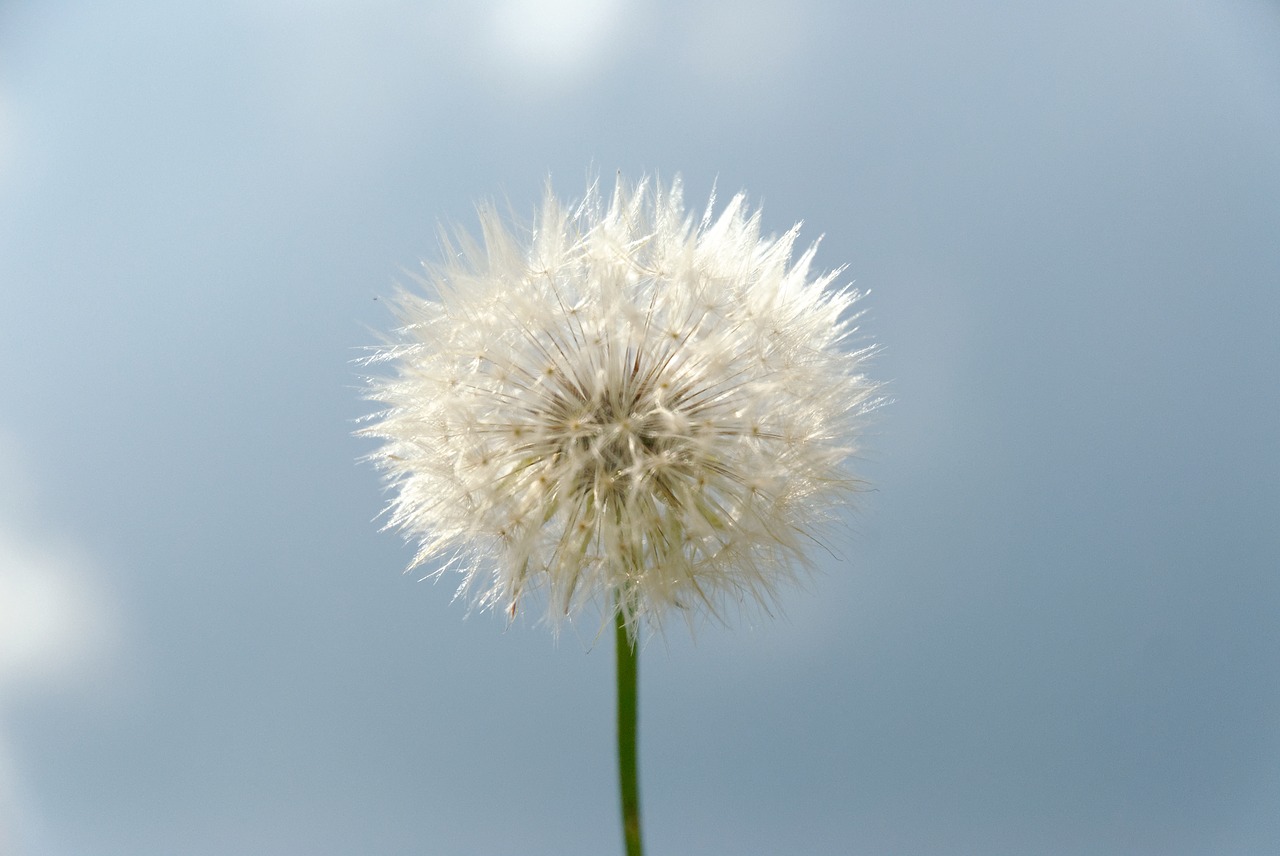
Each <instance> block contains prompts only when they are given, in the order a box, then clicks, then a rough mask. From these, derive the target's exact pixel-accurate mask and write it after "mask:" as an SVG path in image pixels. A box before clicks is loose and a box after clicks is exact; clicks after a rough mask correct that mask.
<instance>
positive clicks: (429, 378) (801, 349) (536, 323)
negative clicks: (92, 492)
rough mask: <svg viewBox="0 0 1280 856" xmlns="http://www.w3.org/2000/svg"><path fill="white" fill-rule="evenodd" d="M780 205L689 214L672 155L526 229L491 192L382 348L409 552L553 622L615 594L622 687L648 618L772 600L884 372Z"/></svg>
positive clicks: (852, 484)
mask: <svg viewBox="0 0 1280 856" xmlns="http://www.w3.org/2000/svg"><path fill="white" fill-rule="evenodd" d="M760 220H761V217H760V213H759V212H758V211H755V212H752V211H750V210H748V208H747V206H746V202H745V199H744V197H743V196H742V195H738V196H736V197H734V198H733V200H732V201H730V202H729V204H728V205H727V206H726V207H725V208H724V210H723V211H722V212H721V213H720V214H719V215H718V216H716V215H715V213H714V198H713V199H712V201H711V203H709V204H708V207H707V209H706V213H705V214H704V215H703V216H702V217H701V219H700V220H698V219H695V218H694V217H692V216H690V215H689V214H687V213H686V211H685V207H684V203H683V197H682V191H681V185H680V183H679V181H678V180H677V181H676V182H675V183H674V184H672V185H671V186H670V187H667V188H663V187H662V186H660V185H658V184H657V183H656V182H655V183H651V182H649V181H647V180H642V181H641V182H640V183H639V184H638V185H637V186H635V187H634V188H632V187H629V186H627V185H626V184H625V183H624V182H622V181H621V180H619V181H618V184H617V186H616V187H615V190H614V192H613V194H612V196H611V198H610V199H609V200H608V201H607V202H606V201H605V200H604V199H603V198H602V196H601V195H600V193H599V192H598V190H597V189H596V188H594V187H593V188H591V189H590V190H589V191H588V193H587V195H586V197H585V198H584V200H583V201H582V202H581V203H579V204H577V205H576V206H572V207H566V206H564V205H562V204H561V203H559V202H558V201H557V200H556V198H555V197H554V196H553V195H552V193H551V192H550V190H548V193H547V197H546V201H545V202H544V204H543V206H542V209H541V211H540V213H539V214H538V215H537V216H536V217H535V218H534V220H533V222H532V224H531V225H530V227H529V228H528V230H527V232H525V233H521V234H515V233H513V230H512V229H511V228H510V227H508V226H507V225H506V224H505V223H504V222H503V220H502V219H501V218H500V217H499V216H498V215H497V214H496V213H494V212H493V211H492V210H484V211H482V214H481V225H482V234H483V240H482V242H476V241H475V240H473V239H471V238H469V237H468V236H466V235H461V236H459V237H457V238H452V239H451V238H448V237H446V238H445V239H444V241H445V250H446V260H445V261H444V262H443V263H441V264H439V265H438V266H435V267H433V268H431V269H430V270H429V272H428V278H427V280H426V281H425V283H424V285H425V286H426V287H427V289H428V293H427V294H425V295H423V294H417V293H410V292H403V293H401V294H400V296H399V299H398V301H397V302H396V305H397V308H398V311H399V314H400V316H401V319H402V321H403V327H402V328H401V330H400V332H399V336H398V338H397V339H396V340H394V341H392V342H390V343H388V344H386V345H385V346H383V347H382V348H380V349H378V350H377V351H376V353H375V355H374V356H373V357H372V358H371V359H370V361H369V362H371V363H380V362H382V363H390V364H392V365H393V366H394V367H395V374H394V376H392V377H383V378H377V379H374V380H372V381H370V384H371V393H370V394H371V397H372V398H373V399H374V400H376V401H378V402H380V403H381V404H382V405H383V406H384V408H385V409H384V410H383V411H382V412H381V413H380V414H378V415H377V416H375V417H373V419H374V421H373V423H372V424H371V425H369V426H368V427H366V428H364V429H363V430H362V432H361V433H362V434H363V435H365V436H369V437H374V438H378V439H380V440H381V441H382V445H381V447H380V448H379V449H378V451H376V452H375V453H374V454H373V455H372V456H371V457H372V460H373V461H374V462H375V463H376V464H377V465H378V466H379V467H380V468H381V469H382V470H383V471H384V472H385V474H386V477H387V480H388V483H389V484H390V485H391V486H392V488H393V491H394V497H393V499H392V501H391V505H390V515H389V523H388V525H389V526H390V527H393V528H399V529H401V530H402V531H404V532H405V533H407V534H408V535H409V536H410V537H412V538H414V539H416V540H417V542H418V546H419V549H418V552H417V555H416V557H415V558H414V565H422V564H425V563H428V562H438V563H439V564H438V565H437V567H436V571H435V573H443V572H444V571H445V570H446V569H449V568H456V569H457V570H458V571H460V572H461V578H462V579H461V585H460V587H459V590H458V591H459V594H460V595H462V596H464V597H465V598H467V599H468V600H470V601H472V602H473V603H475V604H478V605H479V606H481V607H484V608H494V609H502V610H505V611H506V612H507V613H508V614H509V615H511V616H512V617H514V616H515V615H516V613H517V611H518V610H519V609H520V608H521V606H522V604H524V603H526V602H527V600H528V599H529V598H530V597H532V596H533V595H535V594H538V595H539V596H540V599H541V602H542V603H544V604H545V609H546V616H547V618H548V619H549V621H550V623H551V624H552V626H553V627H558V626H559V625H560V623H561V622H562V621H563V620H564V619H565V618H568V617H572V616H574V615H577V614H579V613H581V612H582V611H583V610H595V611H597V612H598V613H599V614H601V615H602V616H604V617H606V618H613V619H614V620H615V622H616V629H617V635H618V652H619V678H620V684H619V687H620V693H621V691H622V681H623V679H624V678H623V672H624V669H626V670H629V677H628V678H626V680H629V681H631V683H632V692H633V693H634V666H635V661H634V649H633V643H634V639H635V637H636V635H637V633H638V632H639V630H640V628H641V627H642V626H644V625H646V624H647V625H649V626H651V627H660V626H661V625H662V622H663V621H664V619H665V618H666V617H667V616H669V615H672V614H681V615H683V616H684V617H685V618H687V619H688V620H690V621H692V620H693V618H694V616H697V615H700V614H704V613H705V614H709V615H712V616H720V615H722V614H723V610H724V608H725V606H727V605H730V604H746V605H750V604H754V605H758V606H760V607H762V608H764V609H765V610H768V609H769V607H770V606H771V605H772V604H773V603H774V602H775V600H776V597H777V593H778V591H779V589H780V587H782V586H783V585H785V584H786V583H788V582H790V581H793V580H795V579H796V578H797V576H798V575H799V573H800V571H801V570H803V569H804V568H805V567H806V566H807V565H806V563H807V560H806V554H807V552H808V550H809V549H810V548H811V547H812V545H813V544H814V543H815V541H818V540H820V537H821V534H822V531H823V529H824V527H825V526H826V525H827V524H828V523H829V522H831V521H832V520H833V519H834V515H835V513H836V511H837V510H838V509H839V508H840V507H841V506H842V505H843V504H845V503H846V501H847V500H848V499H849V498H850V496H851V494H852V493H853V492H854V490H855V489H856V487H857V485H858V482H857V481H856V479H854V478H853V477H852V476H851V474H850V473H849V472H848V471H847V469H846V463H847V461H848V460H849V458H850V456H851V455H853V453H854V452H855V451H856V445H855V441H856V434H857V429H858V427H859V425H860V423H861V420H862V417H863V416H864V415H865V414H866V413H867V412H868V411H869V410H870V409H872V408H873V407H874V406H875V405H876V404H877V398H876V394H877V389H878V387H877V385H876V384H875V383H874V382H872V381H870V380H869V379H868V378H867V377H866V376H865V375H864V374H863V368H864V364H865V362H866V359H867V357H868V356H869V354H870V352H871V350H872V349H871V348H870V347H861V348H855V347H852V346H851V345H852V343H851V341H850V340H851V337H852V336H853V334H854V332H855V330H856V327H855V324H856V319H857V313H856V312H855V303H856V301H857V300H858V299H859V296H860V295H859V293H858V292H856V291H854V290H852V289H850V288H847V287H846V288H837V287H833V283H834V281H835V280H836V278H837V277H838V276H839V273H840V272H839V271H836V272H832V273H827V274H824V275H820V276H816V277H811V276H810V266H811V262H812V260H813V257H814V252H815V248H816V247H810V248H809V249H807V250H806V251H804V252H802V253H800V254H799V255H798V256H797V257H796V258H795V259H794V260H793V248H794V245H795V242H796V240H797V238H798V235H799V226H796V227H795V228H793V229H791V230H790V231H788V232H786V233H785V234H784V235H782V236H781V237H765V236H762V234H761V228H760ZM624 648H625V649H626V651H625V652H624ZM624 655H625V656H626V657H630V659H629V661H627V662H624ZM631 698H632V700H631V702H630V707H631V710H630V712H631V714H632V716H634V695H632V697H631ZM624 706H625V702H622V696H621V695H620V706H619V713H620V717H621V716H622V713H623V707H624ZM627 727H629V728H630V729H631V731H632V739H633V741H634V718H632V720H631V721H630V724H629V725H627V724H625V723H623V721H622V719H621V718H620V738H621V736H622V730H623V729H624V728H627ZM631 751H632V753H633V754H632V778H633V779H634V742H633V743H632V746H631ZM625 754H626V750H625V749H624V756H625ZM623 765H624V767H625V766H626V758H625V757H624V758H623ZM632 784H633V785H634V781H633V783H632ZM623 790H624V803H625V802H626V795H625V792H626V790H627V786H626V782H625V776H624V788H623ZM633 796H634V794H633ZM632 808H633V809H635V808H636V806H634V805H633V806H632ZM637 811H638V809H637ZM631 820H634V822H635V825H636V829H635V848H634V849H632V840H631V836H630V829H628V848H629V849H628V852H639V843H638V842H639V838H638V836H639V832H638V814H634V813H633V816H632V818H631ZM630 822H631V821H630V820H629V821H628V823H630Z"/></svg>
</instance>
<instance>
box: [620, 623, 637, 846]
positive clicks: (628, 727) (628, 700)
mask: <svg viewBox="0 0 1280 856" xmlns="http://www.w3.org/2000/svg"><path fill="white" fill-rule="evenodd" d="M616 622H617V624H616V633H615V637H616V641H617V649H618V650H617V661H618V783H619V786H620V787H619V791H620V793H621V795H622V837H623V840H624V841H625V842H626V846H627V856H643V854H644V846H643V845H642V844H641V842H640V775H639V769H638V765H637V763H636V677H637V671H636V666H637V661H638V654H639V652H638V651H637V647H638V646H636V645H635V643H634V641H633V640H632V639H631V637H630V635H629V634H628V633H627V622H626V618H625V617H624V616H623V613H622V609H621V607H619V609H618V615H617V619H616Z"/></svg>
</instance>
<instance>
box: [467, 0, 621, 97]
mask: <svg viewBox="0 0 1280 856" xmlns="http://www.w3.org/2000/svg"><path fill="white" fill-rule="evenodd" d="M625 12H626V5H625V3H624V2H623V0H500V2H498V3H496V4H495V5H494V7H493V11H492V14H491V18H490V33H491V37H492V38H491V44H490V48H491V50H492V52H493V55H494V57H495V58H496V59H497V60H498V62H499V63H500V64H501V65H503V66H506V67H508V68H510V69H511V70H512V71H519V72H525V73H534V74H537V75H539V76H542V77H552V78H566V77H568V76H570V75H573V74H581V73H582V72H584V71H586V70H587V69H588V68H590V67H592V66H595V65H596V64H598V63H599V62H600V61H601V60H603V59H605V58H606V56H607V54H608V53H609V51H610V49H611V48H615V49H616V46H617V43H618V39H617V36H618V35H619V31H620V30H621V26H622V23H623V19H624V17H625Z"/></svg>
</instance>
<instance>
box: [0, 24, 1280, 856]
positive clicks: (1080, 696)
mask: <svg viewBox="0 0 1280 856" xmlns="http://www.w3.org/2000/svg"><path fill="white" fill-rule="evenodd" d="M1278 151H1280V12H1278V11H1277V9H1276V7H1275V6H1274V5H1273V4H1270V3H1266V2H1261V0H1258V2H1217V3H1208V2H1183V3H1177V4H1168V3H1155V2H1126V3H1119V4H1103V3H1096V4H1068V5H1066V6H1064V5H1062V4H1057V5H1053V6H1039V5H1035V6H1026V7H1015V8H1009V7H1008V6H1007V5H1006V4H994V3H948V2H938V3H929V4H922V3H899V2H894V3H888V2H878V3H841V4H837V3H827V2H818V0H791V1H790V2H786V3H783V2H764V0H744V2H736V3H728V2H694V3H686V4H676V3H665V2H652V3H641V2H635V0H603V2H594V3H593V2H587V0H508V2H485V3H469V4H462V3H457V4H429V3H428V4H419V3H408V2H371V3H359V4H357V3H348V2H343V0H327V2H321V3H301V2H296V0H254V2H249V0H241V1H240V2H222V3H210V4H184V3H175V4H149V3H128V2H106V3H97V4H88V3H70V2H45V3H36V2H24V1H23V0H17V2H9V3H7V4H4V5H3V6H0V300H2V303H0V306H2V307H3V309H2V310H0V317H2V318H3V319H4V322H5V335H4V336H2V337H0V401H3V402H4V405H3V407H2V408H0V852H2V853H5V854H6V855H7V854H9V853H13V854H15V856H82V855H83V856H100V854H120V856H125V854H128V856H153V854H154V856H167V854H172V853H183V854H193V856H202V854H224V853H255V854H259V853H260V854H308V856H313V854H349V853H378V854H400V853H404V854H408V853H414V854H419V853H446V854H542V853H547V854H551V853H555V854H588V853H590V854H596V853H600V852H610V851H611V849H613V848H617V849H619V850H620V838H619V833H618V824H617V820H616V807H615V801H616V800H615V791H614V787H615V786H614V767H613V755H612V752H613V746H612V718H611V717H612V695H611V692H612V684H611V681H612V674H611V666H612V659H611V658H612V652H611V650H610V646H609V645H608V644H607V640H606V641H605V642H600V643H597V641H596V640H595V639H594V631H595V628H594V626H592V627H582V628H579V629H578V631H577V632H574V631H570V632H568V633H565V634H564V635H563V636H562V638H561V639H560V641H559V642H558V643H555V642H553V640H552V639H551V636H550V634H549V633H548V632H547V631H546V629H545V628H542V627H539V626H536V625H534V624H528V623H522V622H517V623H516V624H515V625H514V626H512V627H509V628H508V627H507V626H506V625H505V623H504V621H503V620H502V618H501V617H497V616H492V615H487V614H473V615H470V616H467V615H466V608H465V606H464V605H463V604H461V603H453V602H451V601H450V597H451V595H452V591H453V589H452V587H451V586H450V585H449V584H448V583H447V582H443V583H441V584H439V585H433V584H431V583H429V582H427V583H419V582H418V581H417V576H416V575H403V574H402V573H401V570H402V568H403V567H404V566H405V564H406V563H407V562H408V560H409V558H410V557H411V550H410V549H409V548H408V547H406V546H405V545H404V544H403V543H401V541H400V540H399V538H398V537H396V536H395V535H392V534H389V533H380V532H378V526H377V523H376V522H374V518H375V516H376V515H377V514H378V513H379V511H380V509H381V507H382V504H383V502H384V501H385V496H384V495H383V493H382V491H381V488H380V486H379V483H378V479H377V476H376V474H375V473H374V472H373V471H372V470H371V468H369V467H367V466H361V465H359V464H357V463H356V459H357V458H359V457H360V456H361V455H363V454H365V453H367V452H368V451H369V449H370V447H369V445H368V443H366V442H365V441H361V440H357V439H355V438H353V437H352V436H351V431H352V430H353V428H354V427H355V420H356V419H357V418H359V417H360V416H361V415H363V414H366V413H368V412H369V410H370V406H369V405H368V404H367V403H365V402H363V401H362V400H361V391H360V380H359V369H358V368H357V367H356V366H354V365H353V364H352V360H353V359H355V358H356V357H357V356H359V354H360V351H359V348H360V347H362V346H364V345H367V344H370V343H373V342H375V341H376V339H377V331H379V330H382V329H385V328H386V327H388V326H389V325H390V324H391V323H392V319H391V317H390V313H389V312H387V310H386V307H385V305H384V302H383V301H382V300H381V299H375V298H382V297H385V296H388V295H390V294H391V293H392V291H393V289H394V284H395V283H396V282H397V281H403V280H405V279H406V276H407V274H406V272H411V271H413V270H414V269H415V268H416V267H417V266H418V264H419V262H420V261H421V260H424V259H425V260H429V259H431V258H432V257H433V256H434V255H435V254H436V253H437V252H438V244H437V240H436V237H435V236H436V232H437V227H438V225H439V224H441V223H446V224H447V223H454V222H457V223H461V224H463V225H466V226H470V225H472V224H473V223H474V222H475V219H474V205H475V203H476V202H477V201H479V200H484V199H496V200H499V201H501V203H502V204H504V205H505V204H507V203H508V202H509V203H510V205H511V208H512V209H513V210H514V211H516V212H522V213H523V212H531V211H532V210H533V208H534V206H535V204H536V202H537V200H538V198H539V196H540V194H541V191H542V187H543V184H544V182H545V180H546V178H547V177H548V176H550V177H551V178H552V179H553V181H554V183H555V185H556V187H557V189H558V190H559V192H560V193H561V194H562V195H564V196H573V195H575V194H578V193H580V192H581V191H582V189H583V188H584V186H585V183H586V181H587V180H588V177H589V176H591V175H595V174H604V175H606V176H607V175H610V174H612V173H613V172H614V171H616V170H621V171H623V172H624V173H625V174H627V175H629V176H636V175H638V174H639V173H640V172H642V171H649V172H654V171H656V172H658V173H659V174H661V175H663V176H668V177H669V176H672V175H674V174H676V173H680V174H682V175H683V177H684V179H685V182H686V186H687V192H688V197H689V198H690V200H691V202H692V203H693V204H695V205H697V204H699V203H700V201H701V199H705V197H706V196H707V195H708V194H709V193H710V191H711V189H712V187H713V185H714V186H717V187H718V188H719V189H720V192H721V196H722V197H723V196H727V195H728V194H730V193H732V192H734V191H737V190H739V189H744V190H746V191H747V192H748V193H749V194H750V197H751V199H752V200H753V201H754V202H756V203H758V204H762V205H763V206H764V218H765V224H766V227H767V228H768V229H769V230H770V231H773V232H781V231H783V230H785V229H786V228H788V227H789V226H790V225H791V224H792V223H794V222H796V221H798V220H803V221H804V223H805V226H804V232H803V233H802V237H805V238H808V239H817V238H818V237H819V236H825V237H823V243H822V246H821V249H820V251H819V255H818V264H819V265H821V266H822V267H825V268H834V267H839V266H841V265H845V264H847V265H848V270H847V276H848V278H849V279H851V280H853V281H854V282H856V284H857V285H858V287H860V288H862V289H864V290H869V291H870V292H871V294H870V297H869V298H868V299H867V301H866V302H865V306H866V308H867V309H868V310H869V311H868V315H867V317H866V321H865V323H864V329H866V330H867V332H868V333H869V334H871V335H872V336H874V338H875V339H876V340H877V341H879V342H880V343H881V344H882V346H883V351H882V353H881V355H880V356H879V358H878V360H877V362H876V367H875V372H876V374H877V376H878V377H880V378H883V379H885V380H887V381H889V382H890V384H891V386H890V392H891V394H892V395H893V397H894V398H895V403H894V404H893V405H892V407H890V408H888V409H886V410H885V411H883V412H882V414H881V415H880V417H879V419H878V420H877V421H876V423H875V425H874V427H873V430H872V432H871V433H870V435H869V436H868V438H867V442H866V447H867V451H866V454H865V459H864V460H863V461H861V462H860V464H859V467H860V471H861V472H862V474H863V475H865V476H866V477H867V478H868V479H869V480H871V481H872V482H873V483H874V484H875V486H876V490H875V492H873V493H871V494H868V495H867V496H866V497H865V502H864V503H863V506H862V507H861V508H860V509H859V511H858V512H857V513H856V514H855V515H854V516H853V517H852V518H851V519H850V525H849V527H848V531H847V533H846V534H845V535H843V536H842V537H841V538H840V539H839V541H838V543H836V544H834V545H833V550H832V552H833V555H832V556H830V557H828V558H825V559H823V560H822V562H821V565H822V567H821V572H820V573H819V574H818V576H817V577H816V578H815V579H814V581H813V582H812V584H811V585H810V586H809V587H808V588H807V589H806V590H797V591H793V592H790V593H789V594H788V595H787V596H786V597H785V598H784V606H785V611H784V613H783V614H782V615H780V616H779V617H778V618H777V619H776V620H761V619H759V618H758V617H755V618H753V617H750V616H746V617H744V618H743V619H741V620H739V621H735V622H734V623H733V624H732V626H730V627H717V626H714V625H707V626H705V627H702V628H701V629H700V630H699V632H698V634H697V638H696V640H693V641H691V640H690V639H689V638H687V635H686V634H683V633H675V632H673V633H671V634H670V635H669V636H668V637H667V638H665V639H655V640H653V641H651V642H650V644H649V645H648V646H647V647H646V648H645V649H644V652H643V655H642V661H641V675H642V676H641V705H642V710H641V729H642V732H641V752H642V756H641V776H642V789H643V799H644V809H645V813H646V827H647V830H646V831H647V835H648V843H649V846H650V851H651V852H652V853H654V854H662V853H700V854H755V853H761V854H763V853H787V852H789V853H806V854H849V853H855V854H861V853H867V854H883V853H893V854H920V856H925V855H926V854H938V856H950V854H955V853H981V854H991V856H999V854H1025V853H1043V854H1059V853H1061V854H1099V856H1102V854H1148V853H1149V854H1162V856H1163V854H1172V856H1176V854H1200V853H1210V852H1211V853H1222V854H1263V853H1273V852H1276V851H1277V850H1280V819H1278V818H1280V622H1278V621H1277V618H1280V576H1278V575H1277V573H1276V572H1277V568H1278V567H1280V527H1278V526H1276V524H1275V520H1276V518H1277V516H1278V514H1280V450H1278V449H1277V439H1276V438H1277V436H1278V434H1280V396H1277V395H1276V388H1277V366H1280V336H1277V334H1276V330H1277V327H1278V326H1280V289H1278V288H1277V286H1280V241H1278V240H1277V239H1276V236H1277V234H1280V157H1277V154H1276V153H1277V152H1278Z"/></svg>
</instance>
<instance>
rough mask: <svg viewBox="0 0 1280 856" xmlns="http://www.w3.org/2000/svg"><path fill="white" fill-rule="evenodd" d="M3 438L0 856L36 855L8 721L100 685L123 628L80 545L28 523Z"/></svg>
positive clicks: (30, 809)
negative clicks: (32, 698)
mask: <svg viewBox="0 0 1280 856" xmlns="http://www.w3.org/2000/svg"><path fill="white" fill-rule="evenodd" d="M5 440H6V438H4V437H3V436H0V854H4V856H17V854H23V853H30V852H35V850H36V848H35V845H34V844H33V842H34V841H35V840H36V838H37V833H38V831H39V823H38V820H37V818H38V812H37V811H35V810H34V806H33V805H32V803H31V800H30V796H29V794H27V793H26V789H25V788H24V787H23V785H22V781H23V776H22V775H21V772H20V770H19V769H18V763H17V759H16V758H15V757H14V756H13V753H12V751H11V750H10V749H9V747H10V746H12V745H15V744H14V743H13V741H12V740H11V739H10V737H9V735H8V733H7V732H8V725H7V723H6V715H7V714H9V713H10V712H11V711H12V709H13V707H14V706H15V705H16V704H18V703H19V702H20V701H21V700H22V698H23V697H25V696H28V695H30V694H33V693H39V692H48V691H51V690H63V691H67V690H78V689H85V688H93V687H95V686H100V685H101V684H100V681H102V679H103V678H105V677H106V673H107V672H108V671H109V666H110V664H111V662H112V660H113V659H114V655H115V653H116V647H117V646H116V645H115V640H116V636H117V633H116V629H117V627H118V622H117V621H116V618H115V610H114V609H112V608H111V605H110V604H111V599H110V598H109V597H108V596H107V593H106V591H105V590H104V589H103V587H102V586H101V585H99V584H97V583H96V582H95V579H94V575H93V572H92V563H91V562H90V561H89V560H88V558H87V556H85V554H84V553H83V552H82V551H81V550H79V549H77V548H75V547H74V546H72V545H70V544H68V543H65V542H59V541H58V540H57V539H51V538H48V537H44V538H41V537H40V536H39V535H38V534H33V533H34V532H38V530H36V529H34V528H33V527H31V526H30V525H29V523H30V521H29V520H26V519H23V518H25V517H26V516H27V515H25V514H23V512H24V511H25V509H26V508H27V506H29V504H30V503H29V495H30V491H28V490H25V489H24V486H25V484H26V482H25V480H24V479H23V477H22V474H21V468H20V467H18V466H16V461H17V455H16V454H15V453H14V450H13V448H12V444H10V443H7V442H5ZM41 849H43V848H41Z"/></svg>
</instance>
